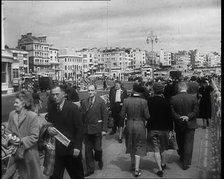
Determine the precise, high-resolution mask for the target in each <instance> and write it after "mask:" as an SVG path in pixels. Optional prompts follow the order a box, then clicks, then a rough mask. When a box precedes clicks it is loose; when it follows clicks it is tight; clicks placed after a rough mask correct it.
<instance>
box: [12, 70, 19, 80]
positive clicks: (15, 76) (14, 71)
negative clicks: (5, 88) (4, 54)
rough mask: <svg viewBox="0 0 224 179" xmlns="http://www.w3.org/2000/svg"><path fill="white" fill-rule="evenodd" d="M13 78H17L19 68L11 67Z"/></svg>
mask: <svg viewBox="0 0 224 179" xmlns="http://www.w3.org/2000/svg"><path fill="white" fill-rule="evenodd" d="M12 77H13V78H19V69H13V76H12Z"/></svg>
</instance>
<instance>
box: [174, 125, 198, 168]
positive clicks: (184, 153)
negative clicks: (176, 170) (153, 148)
mask: <svg viewBox="0 0 224 179" xmlns="http://www.w3.org/2000/svg"><path fill="white" fill-rule="evenodd" d="M175 131H176V138H177V145H178V147H179V149H178V150H177V153H178V154H179V156H180V158H181V159H182V161H183V164H184V165H191V160H192V154H193V146H194V133H195V129H188V128H178V127H176V129H175Z"/></svg>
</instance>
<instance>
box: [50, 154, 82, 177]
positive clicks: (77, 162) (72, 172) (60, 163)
mask: <svg viewBox="0 0 224 179" xmlns="http://www.w3.org/2000/svg"><path fill="white" fill-rule="evenodd" d="M65 169H66V170H67V172H68V174H69V176H70V178H72V179H82V178H84V171H83V165H82V155H81V154H80V155H79V156H78V157H74V156H58V155H56V156H55V164H54V172H53V175H52V176H51V177H50V179H63V176H64V171H65Z"/></svg>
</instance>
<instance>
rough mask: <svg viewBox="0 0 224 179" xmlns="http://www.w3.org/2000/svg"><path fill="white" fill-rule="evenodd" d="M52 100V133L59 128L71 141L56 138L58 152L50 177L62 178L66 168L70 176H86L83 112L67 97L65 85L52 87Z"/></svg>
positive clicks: (50, 114) (76, 178) (50, 118)
mask: <svg viewBox="0 0 224 179" xmlns="http://www.w3.org/2000/svg"><path fill="white" fill-rule="evenodd" d="M51 96H52V100H53V102H54V103H55V105H50V106H51V107H49V108H48V121H49V122H51V123H52V124H53V126H54V127H49V128H48V131H49V134H50V135H53V136H55V135H57V131H56V130H55V129H57V130H58V131H60V132H61V133H62V134H63V135H64V136H66V137H67V138H68V139H69V140H71V142H70V143H69V145H68V146H65V145H63V144H62V143H61V142H59V141H58V140H56V153H55V165H54V172H53V175H52V176H51V177H50V179H62V178H63V174H64V170H65V169H66V170H67V172H68V174H69V176H70V178H73V179H80V178H84V171H83V164H82V155H81V151H82V139H83V132H82V130H83V123H82V114H81V112H80V111H79V110H78V107H77V106H76V105H74V104H73V103H72V102H71V101H68V100H66V99H65V89H64V87H63V86H59V85H56V86H53V87H52V89H51Z"/></svg>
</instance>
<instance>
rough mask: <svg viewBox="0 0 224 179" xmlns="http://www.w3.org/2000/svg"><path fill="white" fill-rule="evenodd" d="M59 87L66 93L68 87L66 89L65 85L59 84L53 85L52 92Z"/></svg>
mask: <svg viewBox="0 0 224 179" xmlns="http://www.w3.org/2000/svg"><path fill="white" fill-rule="evenodd" d="M57 87H59V88H60V89H61V90H62V91H64V92H66V87H65V85H59V84H55V85H53V86H52V87H51V90H52V89H55V88H57Z"/></svg>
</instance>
